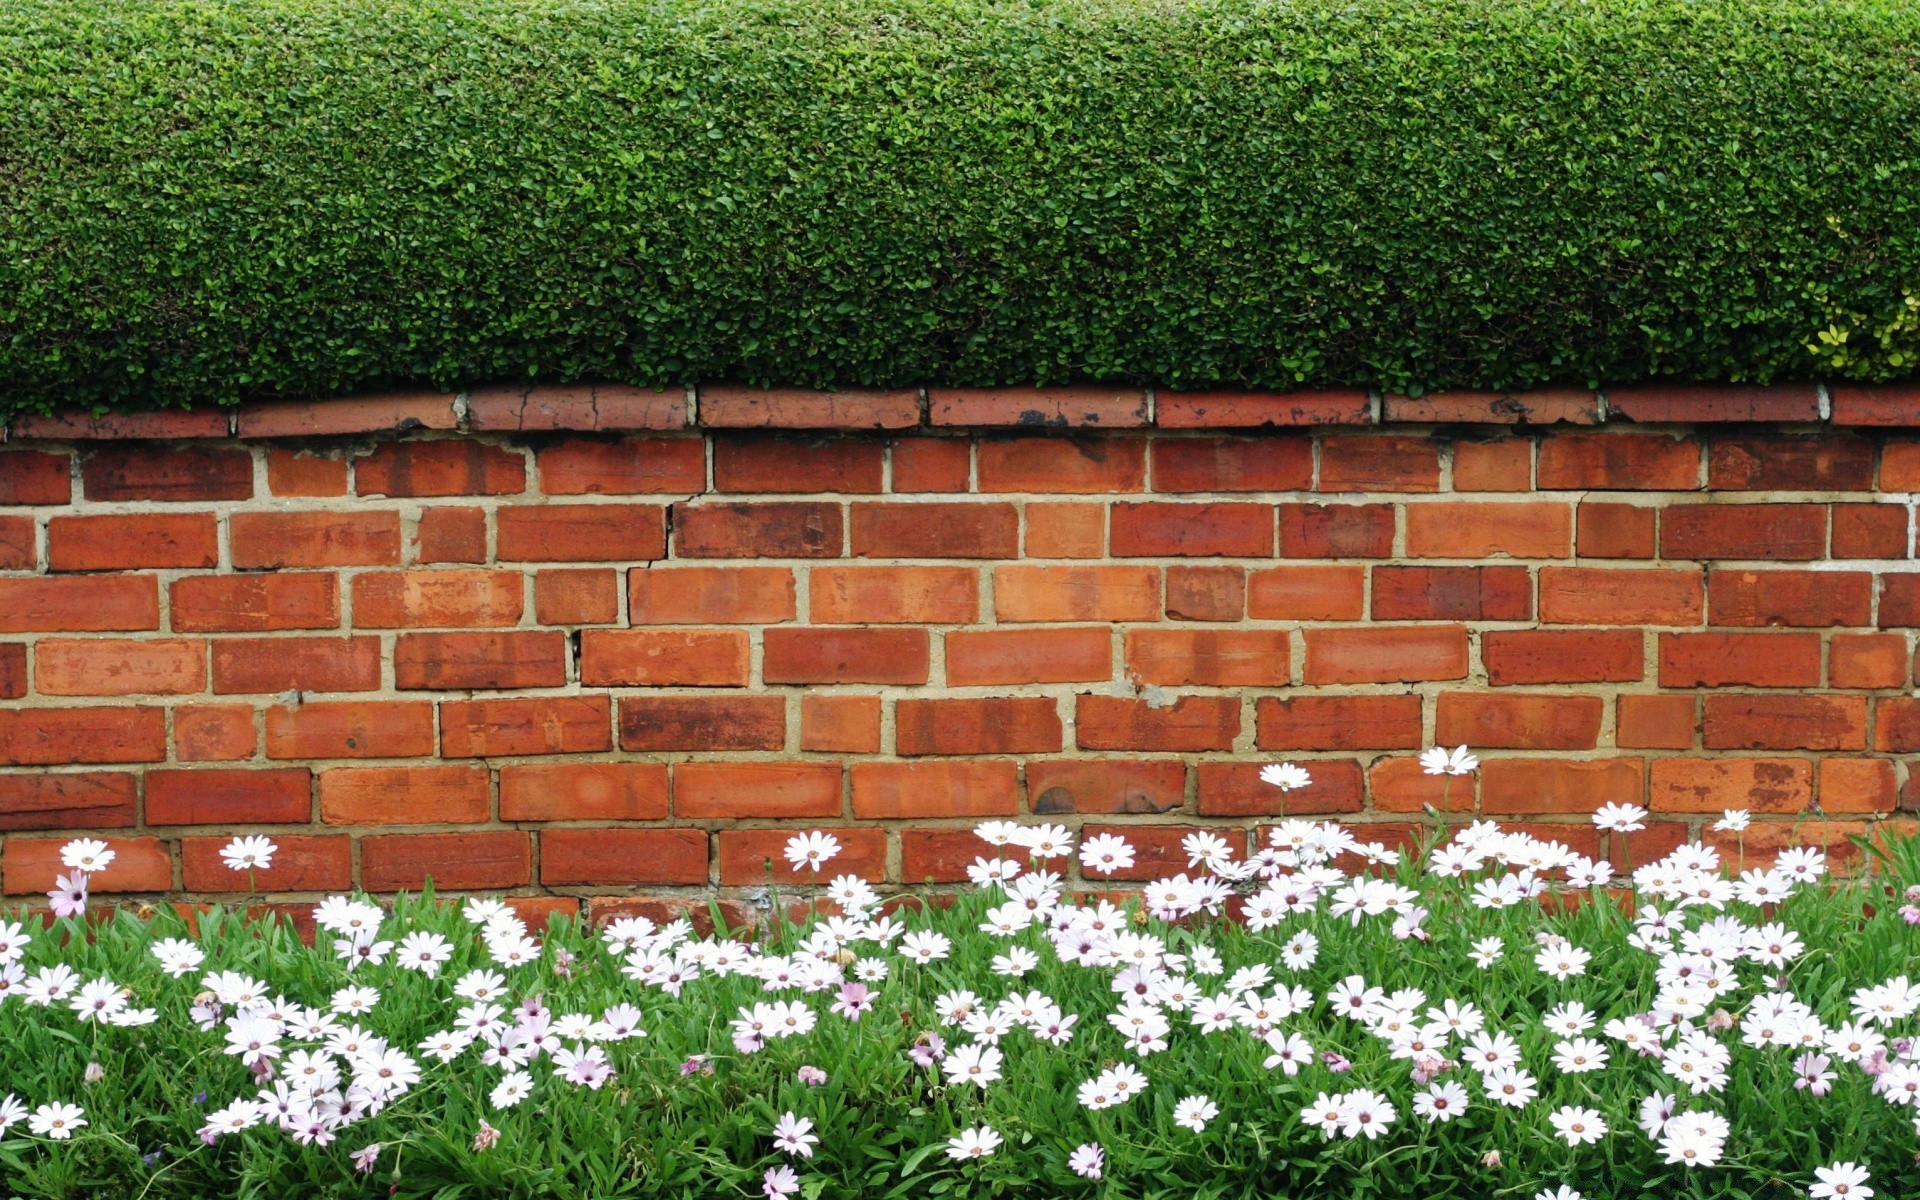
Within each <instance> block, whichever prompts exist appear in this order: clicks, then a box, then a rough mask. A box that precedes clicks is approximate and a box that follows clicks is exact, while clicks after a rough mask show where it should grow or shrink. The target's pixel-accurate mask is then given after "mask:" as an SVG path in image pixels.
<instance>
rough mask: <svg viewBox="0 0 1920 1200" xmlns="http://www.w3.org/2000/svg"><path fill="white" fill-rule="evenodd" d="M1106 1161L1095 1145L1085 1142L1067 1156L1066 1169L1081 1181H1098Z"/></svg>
mask: <svg viewBox="0 0 1920 1200" xmlns="http://www.w3.org/2000/svg"><path fill="white" fill-rule="evenodd" d="M1106 1161H1107V1156H1106V1153H1105V1152H1104V1151H1102V1150H1101V1149H1100V1147H1099V1146H1098V1145H1096V1144H1095V1143H1093V1142H1087V1143H1085V1144H1083V1145H1080V1146H1076V1147H1074V1151H1073V1153H1072V1154H1070V1155H1068V1156H1067V1169H1068V1170H1070V1171H1072V1172H1073V1173H1074V1174H1075V1175H1078V1176H1079V1177H1080V1178H1082V1179H1099V1178H1100V1172H1101V1169H1102V1168H1104V1167H1105V1166H1106Z"/></svg>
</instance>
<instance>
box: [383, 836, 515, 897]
mask: <svg viewBox="0 0 1920 1200" xmlns="http://www.w3.org/2000/svg"><path fill="white" fill-rule="evenodd" d="M532 878H533V838H532V836H531V835H529V834H526V833H522V832H520V831H519V830H515V829H501V830H488V831H485V832H475V833H405V834H387V835H384V836H380V837H366V838H361V839H360V886H361V887H363V888H366V889H367V890H368V891H370V892H395V891H399V890H401V889H402V888H408V889H418V888H421V887H423V886H425V885H426V883H427V881H428V880H429V879H431V880H432V881H433V885H434V887H435V888H437V889H439V890H440V891H443V892H445V891H459V890H464V889H472V888H510V887H520V886H522V885H524V884H526V883H529V882H531V881H532Z"/></svg>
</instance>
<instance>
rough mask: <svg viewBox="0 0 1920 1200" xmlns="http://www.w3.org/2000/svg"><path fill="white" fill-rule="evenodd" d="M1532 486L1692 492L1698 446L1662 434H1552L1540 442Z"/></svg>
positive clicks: (1697, 482) (1696, 477)
mask: <svg viewBox="0 0 1920 1200" xmlns="http://www.w3.org/2000/svg"><path fill="white" fill-rule="evenodd" d="M1534 486H1535V487H1537V488H1539V489H1540V490H1542V491H1560V490H1579V491H1640V492H1690V491H1694V490H1696V489H1698V488H1699V486H1700V443H1698V442H1693V441H1684V440H1681V439H1678V438H1674V437H1670V436H1668V435H1667V434H1664V433H1612V432H1609V433H1561V434H1553V435H1551V436H1549V437H1546V438H1543V439H1541V442H1540V453H1539V461H1538V465H1537V466H1536V468H1535V479H1534Z"/></svg>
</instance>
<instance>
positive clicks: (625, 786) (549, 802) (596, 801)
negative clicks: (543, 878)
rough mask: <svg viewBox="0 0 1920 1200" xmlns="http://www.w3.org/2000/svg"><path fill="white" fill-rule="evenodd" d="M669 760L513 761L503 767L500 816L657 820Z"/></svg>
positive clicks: (663, 805) (514, 818)
mask: <svg viewBox="0 0 1920 1200" xmlns="http://www.w3.org/2000/svg"><path fill="white" fill-rule="evenodd" d="M668 795H669V788H668V784H667V766H666V764H665V763H644V762H554V763H509V764H507V765H505V766H502V767H501V768H500V819H501V820H502V821H659V820H664V819H665V818H666V815H667V798H668Z"/></svg>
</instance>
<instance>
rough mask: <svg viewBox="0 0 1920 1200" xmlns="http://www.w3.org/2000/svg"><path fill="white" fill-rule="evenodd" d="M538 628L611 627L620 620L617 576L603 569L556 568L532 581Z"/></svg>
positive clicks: (618, 579) (534, 615)
mask: <svg viewBox="0 0 1920 1200" xmlns="http://www.w3.org/2000/svg"><path fill="white" fill-rule="evenodd" d="M533 619H534V620H536V621H538V622H539V623H540V624H542V625H611V624H613V623H614V622H615V621H618V620H619V619H620V575H619V573H618V572H617V571H614V570H612V569H610V568H604V567H581V568H566V567H561V568H556V569H554V570H551V571H541V572H539V573H538V574H536V575H535V576H534V577H533Z"/></svg>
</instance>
